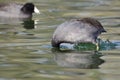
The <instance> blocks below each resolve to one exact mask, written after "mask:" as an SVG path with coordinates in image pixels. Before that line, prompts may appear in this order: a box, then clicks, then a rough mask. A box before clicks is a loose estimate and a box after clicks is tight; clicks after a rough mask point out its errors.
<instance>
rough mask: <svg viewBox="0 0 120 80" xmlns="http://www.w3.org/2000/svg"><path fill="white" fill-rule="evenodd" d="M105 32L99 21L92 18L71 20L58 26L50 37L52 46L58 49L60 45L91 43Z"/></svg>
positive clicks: (94, 42)
mask: <svg viewBox="0 0 120 80" xmlns="http://www.w3.org/2000/svg"><path fill="white" fill-rule="evenodd" d="M102 32H106V31H105V29H104V28H103V26H102V25H101V23H100V22H99V21H97V20H96V19H93V18H83V19H72V20H70V21H66V22H64V23H63V24H61V25H59V26H58V27H57V29H56V30H55V32H54V34H53V37H52V46H53V47H60V44H61V43H81V42H82V43H87V42H90V43H93V44H96V43H97V41H96V39H97V37H98V36H99V35H100V34H101V33H102Z"/></svg>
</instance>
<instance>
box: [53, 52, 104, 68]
mask: <svg viewBox="0 0 120 80" xmlns="http://www.w3.org/2000/svg"><path fill="white" fill-rule="evenodd" d="M53 53H54V54H55V62H56V63H57V64H58V65H59V66H62V67H71V68H83V69H95V68H99V65H101V64H102V63H103V62H104V60H102V59H100V57H101V56H102V54H101V53H98V52H80V51H70V50H68V51H64V50H63V51H61V50H60V51H53Z"/></svg>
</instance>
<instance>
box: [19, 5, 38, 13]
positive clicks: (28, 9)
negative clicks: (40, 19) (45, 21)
mask: <svg viewBox="0 0 120 80" xmlns="http://www.w3.org/2000/svg"><path fill="white" fill-rule="evenodd" d="M21 11H22V12H23V13H25V14H32V13H34V12H35V13H38V14H40V11H39V10H38V9H37V8H36V7H35V6H34V4H33V3H26V4H25V5H24V6H23V7H22V8H21Z"/></svg>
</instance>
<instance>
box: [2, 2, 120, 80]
mask: <svg viewBox="0 0 120 80" xmlns="http://www.w3.org/2000/svg"><path fill="white" fill-rule="evenodd" d="M11 1H15V2H18V3H25V2H33V3H34V4H35V5H36V6H37V7H38V8H39V9H40V11H41V13H42V14H41V15H37V14H34V16H33V19H32V20H24V21H23V20H20V19H3V18H0V80H115V79H119V78H120V76H119V75H120V64H119V63H120V31H119V30H120V1H119V0H21V1H20V0H11ZM0 2H8V0H1V1H0ZM82 17H93V18H96V19H97V20H99V21H100V22H101V23H102V25H103V26H104V28H105V29H106V30H107V33H104V34H102V35H101V36H100V38H101V39H102V40H103V41H105V40H107V39H108V40H109V41H110V42H112V43H115V44H117V45H116V46H115V47H114V48H109V49H106V50H100V51H98V52H96V51H93V50H90V51H86V50H82V51H76V50H63V51H61V50H55V49H52V47H51V42H50V41H51V37H52V34H53V31H54V30H55V29H56V27H57V25H59V24H61V23H62V22H64V21H66V20H69V19H72V18H82Z"/></svg>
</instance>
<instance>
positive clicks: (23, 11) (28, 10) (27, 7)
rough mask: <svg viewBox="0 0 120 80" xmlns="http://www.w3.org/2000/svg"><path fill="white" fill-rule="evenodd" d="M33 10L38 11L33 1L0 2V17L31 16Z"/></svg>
mask: <svg viewBox="0 0 120 80" xmlns="http://www.w3.org/2000/svg"><path fill="white" fill-rule="evenodd" d="M34 12H35V13H38V14H39V13H40V12H39V10H38V9H37V8H36V7H35V6H34V4H33V3H26V4H18V3H0V17H7V18H8V17H9V18H31V17H32V13H34Z"/></svg>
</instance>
